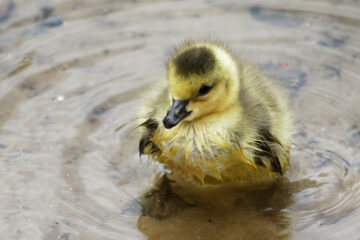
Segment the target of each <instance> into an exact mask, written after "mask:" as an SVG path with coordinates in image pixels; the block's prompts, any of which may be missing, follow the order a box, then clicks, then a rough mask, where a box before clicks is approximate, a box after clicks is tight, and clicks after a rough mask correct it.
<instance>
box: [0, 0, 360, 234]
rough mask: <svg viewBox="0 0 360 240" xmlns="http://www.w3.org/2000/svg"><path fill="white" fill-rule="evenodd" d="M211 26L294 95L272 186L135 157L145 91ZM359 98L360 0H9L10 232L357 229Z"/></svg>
mask: <svg viewBox="0 0 360 240" xmlns="http://www.w3.org/2000/svg"><path fill="white" fill-rule="evenodd" d="M209 34H210V35H211V36H215V37H218V38H221V39H223V40H225V41H226V42H227V43H228V44H229V45H230V46H232V48H233V49H235V50H236V52H238V53H239V55H240V56H241V58H242V59H244V60H246V61H249V62H252V63H254V64H255V65H256V66H258V67H259V68H260V69H262V70H263V72H264V73H265V74H267V75H268V76H270V77H271V78H273V79H274V81H275V82H277V83H278V84H279V85H282V86H283V87H285V89H287V92H288V93H289V96H290V101H291V108H292V109H293V112H294V114H295V117H296V124H295V125H296V129H297V133H296V134H295V136H294V138H293V142H294V143H293V146H292V150H291V168H290V170H289V171H288V172H287V173H286V174H285V177H284V178H283V179H281V180H279V181H278V182H276V183H275V184H274V185H272V186H253V187H251V188H246V187H241V188H239V187H231V186H228V187H227V188H224V189H211V190H209V191H205V190H204V189H194V188H191V187H187V186H186V185H182V184H180V183H177V182H173V181H166V180H165V179H164V178H161V177H160V176H159V172H161V166H157V165H155V164H152V163H149V162H148V161H147V160H146V159H142V160H141V159H140V158H139V154H138V148H137V147H138V138H137V136H136V131H135V127H136V125H135V123H134V122H135V118H136V112H137V110H136V108H137V107H138V106H139V105H141V97H140V96H141V93H142V92H143V91H144V90H145V89H147V88H148V87H149V86H150V85H151V83H152V82H153V81H155V80H156V79H157V78H159V77H163V76H164V74H165V68H164V59H165V58H166V56H167V55H168V54H169V49H171V48H172V47H173V46H174V45H177V44H179V43H181V42H182V41H183V40H184V39H186V38H198V37H204V36H208V35H209ZM359 104H360V2H359V1H358V0H348V1H345V0H344V1H337V0H329V1H322V0H318V1H299V0H296V1H295V0H294V1H287V0H279V1H273V0H271V1H266V0H255V1H253V0H251V1H250V0H248V1H236V0H229V1H220V0H219V1H213V0H206V1H160V0H159V1H136V0H134V1H126V0H123V1H114V0H101V1H100V0H73V1H64V0H53V1H45V0H34V1H27V0H1V1H0V223H1V224H0V233H1V236H2V237H1V238H2V239H9V240H10V239H11V240H12V239H14V240H15V239H60V240H73V239H105V240H110V239H111V240H112V239H114V240H115V239H130V240H131V239H154V240H155V239H156V240H158V239H174V240H175V239H178V240H180V239H214V240H215V239H359V235H360V223H359V221H360V183H359V180H360V121H359V119H360V107H359ZM115 130H117V131H115Z"/></svg>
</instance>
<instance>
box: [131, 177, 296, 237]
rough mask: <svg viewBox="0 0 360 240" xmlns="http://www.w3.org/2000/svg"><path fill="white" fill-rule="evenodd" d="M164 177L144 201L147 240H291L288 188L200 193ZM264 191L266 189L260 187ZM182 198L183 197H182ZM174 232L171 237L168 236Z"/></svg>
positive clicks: (141, 223)
mask: <svg viewBox="0 0 360 240" xmlns="http://www.w3.org/2000/svg"><path fill="white" fill-rule="evenodd" d="M194 188H195V189H192V188H191V187H190V186H186V187H184V186H179V185H178V184H177V182H176V181H174V182H172V181H169V180H167V178H163V179H161V180H160V182H159V183H158V185H157V187H156V188H155V189H153V190H151V191H150V192H148V193H147V194H146V195H145V196H144V198H143V200H142V202H141V205H142V213H143V216H141V217H140V219H139V221H138V227H139V229H140V230H141V231H142V232H143V233H145V234H146V235H147V236H148V238H149V239H179V240H180V239H184V240H185V239H287V238H288V237H289V233H288V232H287V231H286V229H287V227H288V225H289V219H288V217H287V216H286V212H282V211H281V210H282V209H284V208H286V207H287V206H289V204H290V203H291V192H290V191H289V189H288V186H287V184H285V183H283V182H278V183H276V184H274V185H273V186H268V188H266V189H256V187H254V186H252V187H250V188H244V187H235V186H232V187H230V186H227V187H221V188H217V189H206V190H205V189H198V188H196V187H194ZM262 188H264V187H262ZM183 197H184V198H183ZM170 233H171V234H170Z"/></svg>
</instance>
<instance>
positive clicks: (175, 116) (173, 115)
mask: <svg viewBox="0 0 360 240" xmlns="http://www.w3.org/2000/svg"><path fill="white" fill-rule="evenodd" d="M188 103H189V101H188V100H174V101H173V104H172V106H171V107H170V108H169V110H168V112H167V114H166V117H165V118H164V120H163V123H164V126H165V127H166V128H172V127H174V126H176V125H177V124H178V123H179V122H180V121H181V120H182V119H184V118H185V117H187V116H188V115H189V114H190V113H191V112H188V111H186V106H187V104H188Z"/></svg>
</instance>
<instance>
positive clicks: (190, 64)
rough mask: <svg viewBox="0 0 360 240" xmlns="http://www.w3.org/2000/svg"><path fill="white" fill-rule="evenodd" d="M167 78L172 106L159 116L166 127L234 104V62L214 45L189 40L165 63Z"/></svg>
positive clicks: (227, 54)
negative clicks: (162, 117) (188, 42)
mask: <svg viewBox="0 0 360 240" xmlns="http://www.w3.org/2000/svg"><path fill="white" fill-rule="evenodd" d="M167 81H168V85H169V93H170V98H171V101H172V105H171V106H170V108H169V109H168V111H167V114H166V116H165V117H164V119H163V123H164V126H165V127H166V128H172V127H174V126H176V125H177V124H179V123H180V122H182V121H186V122H189V121H190V122H191V121H196V120H199V119H204V118H206V117H207V116H211V115H212V114H214V113H221V112H222V111H226V110H227V109H228V108H229V107H231V106H232V105H233V104H237V98H238V97H237V96H238V92H239V76H238V65H237V61H236V60H234V58H233V56H231V54H230V53H229V51H227V50H226V49H225V48H222V47H220V46H218V45H216V44H211V43H197V44H195V43H190V44H186V45H184V46H183V47H182V48H180V49H177V50H175V51H174V53H173V55H172V57H171V58H170V60H169V61H168V64H167Z"/></svg>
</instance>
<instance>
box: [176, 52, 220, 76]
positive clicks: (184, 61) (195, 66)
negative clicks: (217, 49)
mask: <svg viewBox="0 0 360 240" xmlns="http://www.w3.org/2000/svg"><path fill="white" fill-rule="evenodd" d="M174 64H175V67H176V73H177V74H179V75H182V76H185V77H188V76H189V75H192V74H198V75H200V74H206V73H208V72H210V71H211V70H213V69H214V67H215V56H214V54H213V53H212V52H211V51H210V50H209V49H208V48H206V47H196V48H191V49H188V50H185V51H184V52H182V53H181V54H180V55H178V56H177V57H176V58H175V59H174Z"/></svg>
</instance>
